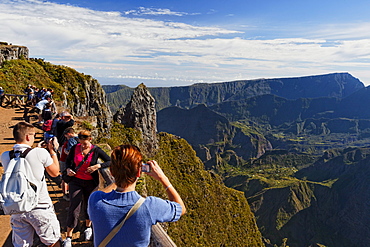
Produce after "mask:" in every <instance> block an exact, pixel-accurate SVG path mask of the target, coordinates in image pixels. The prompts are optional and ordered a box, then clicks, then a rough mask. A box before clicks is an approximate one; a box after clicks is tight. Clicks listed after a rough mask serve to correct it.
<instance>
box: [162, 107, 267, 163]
mask: <svg viewBox="0 0 370 247" xmlns="http://www.w3.org/2000/svg"><path fill="white" fill-rule="evenodd" d="M157 123H158V130H159V131H164V132H167V133H171V134H174V135H177V136H180V137H182V138H185V139H186V140H187V141H188V142H189V143H190V144H191V145H192V146H193V148H194V149H195V150H196V151H197V154H198V156H199V157H201V158H202V160H203V162H206V166H207V167H215V166H217V164H218V163H219V162H218V161H217V159H218V158H217V157H219V159H218V160H219V161H220V160H222V158H220V157H221V156H223V155H226V156H227V157H228V158H227V159H230V158H231V157H232V156H233V155H232V156H230V154H231V153H230V152H231V150H232V153H233V154H234V155H235V156H233V157H234V158H231V159H233V160H235V161H236V162H235V164H237V165H241V163H240V162H239V160H240V161H241V160H248V159H251V158H258V157H260V156H261V155H263V154H264V153H265V151H266V150H270V149H272V146H271V143H270V142H269V141H268V140H266V138H264V136H263V135H261V134H259V133H258V132H243V130H242V129H240V128H238V127H237V126H234V125H232V124H231V123H230V122H229V121H228V120H227V119H226V118H225V117H223V116H221V115H219V114H217V113H216V112H213V111H212V110H210V109H209V108H207V107H206V106H205V105H199V106H197V107H194V108H192V109H190V110H186V109H181V108H178V107H169V108H166V109H163V110H161V111H159V112H158V121H157Z"/></svg>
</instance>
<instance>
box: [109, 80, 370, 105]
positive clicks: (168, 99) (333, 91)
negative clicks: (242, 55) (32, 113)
mask: <svg viewBox="0 0 370 247" xmlns="http://www.w3.org/2000/svg"><path fill="white" fill-rule="evenodd" d="M308 84H309V85H308ZM363 87H364V84H363V83H362V82H361V81H360V80H358V79H357V78H355V77H353V76H352V75H350V74H349V73H332V74H325V75H314V76H306V77H291V78H276V79H254V80H239V81H231V82H217V83H201V84H199V83H198V84H193V85H190V86H181V87H180V86H178V87H148V89H149V91H150V93H151V95H153V97H154V98H155V99H156V103H157V105H156V107H157V108H156V109H157V110H161V109H163V108H166V107H169V106H179V107H181V108H192V107H193V106H195V105H198V104H206V105H207V106H211V105H214V104H217V103H221V102H225V101H229V100H240V99H246V98H249V97H253V96H258V95H264V94H274V95H277V96H280V97H284V98H287V99H298V98H318V97H338V98H343V97H346V96H348V95H350V94H352V93H353V92H355V91H357V90H359V89H361V88H363ZM103 89H104V90H105V89H106V90H107V91H106V92H107V100H108V102H109V106H110V107H111V109H112V111H113V112H115V111H117V110H118V109H119V108H121V107H122V106H124V105H125V104H127V102H128V97H127V95H131V94H132V91H133V88H130V87H127V86H124V85H118V86H117V85H103ZM114 90H116V91H114ZM293 96H294V97H293Z"/></svg>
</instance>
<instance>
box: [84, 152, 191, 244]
mask: <svg viewBox="0 0 370 247" xmlns="http://www.w3.org/2000/svg"><path fill="white" fill-rule="evenodd" d="M148 164H149V165H150V172H147V174H148V175H149V176H151V177H153V178H154V179H155V180H158V181H159V182H161V184H162V185H163V188H164V189H165V190H166V192H167V195H168V198H169V200H163V199H161V198H158V197H154V196H149V197H147V198H146V199H145V201H144V203H143V204H142V205H141V206H140V207H139V208H138V209H137V211H136V212H135V213H134V214H132V216H131V217H130V218H129V219H128V220H127V221H126V222H125V223H124V225H123V226H122V228H121V229H120V230H119V231H118V233H117V234H116V235H115V236H114V238H113V239H111V240H110V242H109V243H108V244H107V246H148V245H149V243H150V232H151V227H152V225H155V224H156V223H157V222H174V221H177V220H179V219H180V217H181V216H182V215H183V214H185V212H186V209H185V205H184V202H183V201H182V199H181V197H180V195H179V194H178V193H177V191H176V190H175V188H174V187H173V186H172V185H171V183H170V180H169V179H168V177H167V176H166V175H165V174H164V172H163V171H162V169H161V168H160V167H159V165H158V164H157V162H156V161H154V160H152V161H149V162H148ZM110 170H111V173H112V175H113V177H114V178H115V182H116V185H117V188H116V190H112V191H111V192H109V193H105V192H103V191H96V192H93V193H92V194H91V195H90V198H89V202H88V213H89V217H90V220H91V221H92V224H93V228H94V246H99V244H100V243H101V242H102V241H103V240H104V239H105V238H106V236H108V234H110V233H111V231H112V229H113V228H114V227H115V226H116V225H118V224H119V223H120V222H121V221H122V219H123V218H124V217H125V215H127V214H128V211H129V210H130V209H131V208H132V207H133V205H134V204H135V203H136V202H138V201H139V199H140V198H141V196H140V195H139V194H138V193H137V192H136V191H135V186H136V182H137V179H138V178H139V177H140V175H141V172H142V155H141V153H140V150H139V148H138V147H136V146H133V145H121V146H118V147H116V148H114V149H113V152H112V154H111V166H110Z"/></svg>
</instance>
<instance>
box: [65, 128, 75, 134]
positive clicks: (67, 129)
mask: <svg viewBox="0 0 370 247" xmlns="http://www.w3.org/2000/svg"><path fill="white" fill-rule="evenodd" d="M68 133H72V134H74V133H75V129H74V128H73V127H68V128H66V129H65V130H64V132H63V135H65V134H68Z"/></svg>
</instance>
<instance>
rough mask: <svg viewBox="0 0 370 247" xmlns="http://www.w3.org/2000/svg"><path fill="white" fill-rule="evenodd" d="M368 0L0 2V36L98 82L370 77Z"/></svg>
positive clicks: (167, 83) (367, 81)
mask: <svg viewBox="0 0 370 247" xmlns="http://www.w3.org/2000/svg"><path fill="white" fill-rule="evenodd" d="M369 13H370V1H368V0H366V1H365V0H351V1H349V0H336V1H334V0H320V1H318V0H310V1H293V0H265V1H249V0H228V1H226V0H224V1H220V0H213V1H210V0H209V1H205V0H196V1H195V0H187V1H170V0H165V1H164V0H161V1H160V0H146V1H144V0H125V1H118V0H117V1H113V0H108V1H102V0H100V1H95V0H86V1H72V0H70V1H68V0H66V1H65V0H60V1H52V0H51V1H40V0H0V22H1V23H2V24H1V25H0V34H1V35H0V37H1V38H0V41H5V42H9V43H12V44H17V45H24V46H27V47H28V48H29V49H30V57H37V58H44V59H45V60H46V61H49V62H52V63H54V64H63V65H66V66H70V67H72V68H75V69H76V70H77V71H79V72H83V73H85V74H90V75H92V76H93V77H94V78H97V79H98V80H99V82H100V83H101V84H125V85H128V86H131V87H136V86H137V85H138V84H139V83H141V82H143V83H144V84H146V85H147V86H150V87H154V86H164V87H166V86H182V85H190V84H194V83H202V82H206V83H212V82H223V81H233V80H248V79H257V78H280V77H296V76H307V75H318V74H327V73H334V72H349V73H351V74H352V75H353V76H355V77H357V78H358V79H360V80H361V81H362V82H363V83H364V84H365V85H370V71H369V68H370V15H369Z"/></svg>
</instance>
